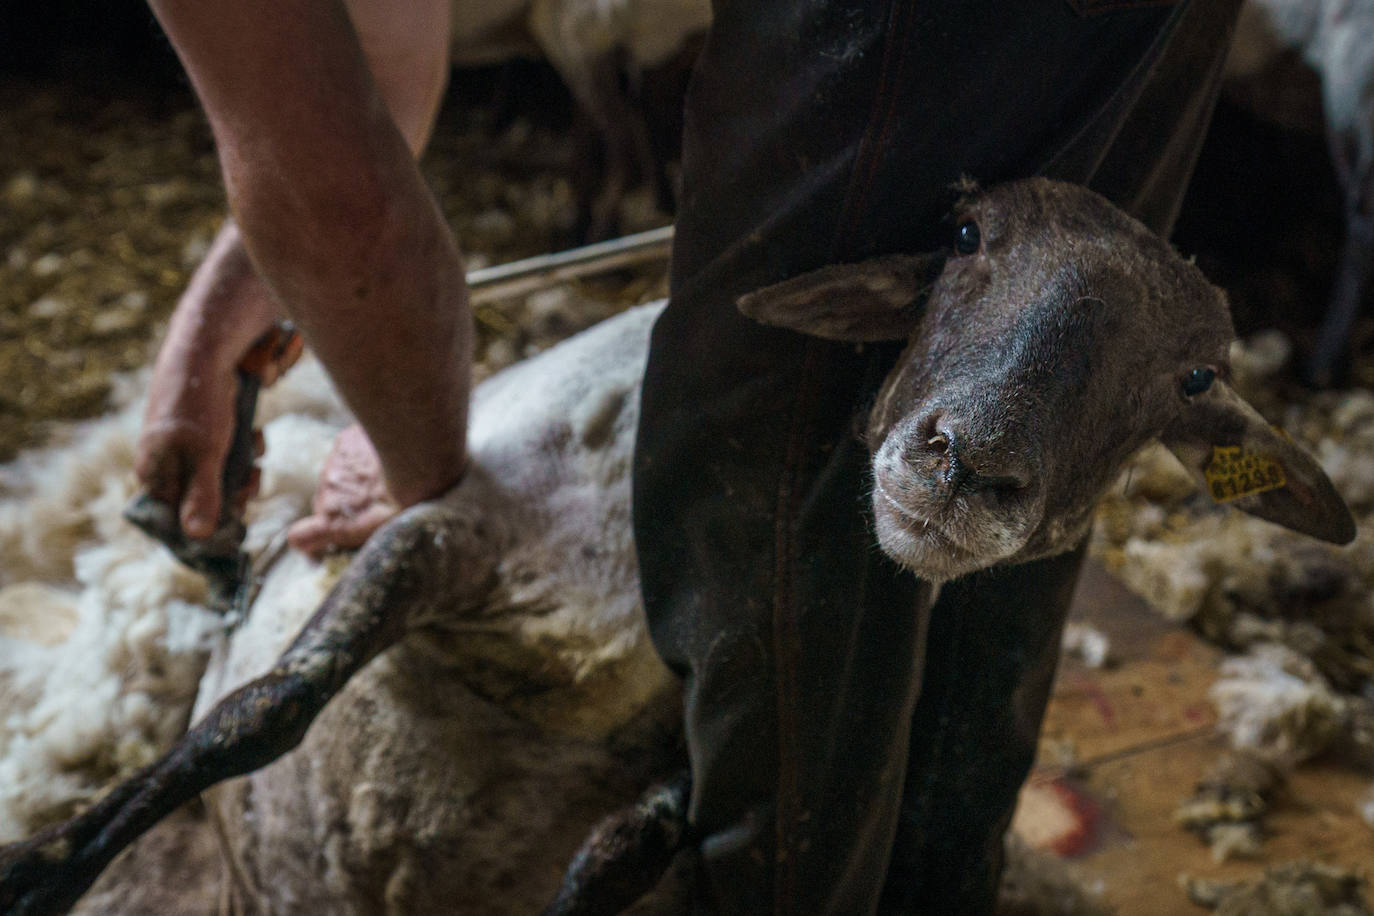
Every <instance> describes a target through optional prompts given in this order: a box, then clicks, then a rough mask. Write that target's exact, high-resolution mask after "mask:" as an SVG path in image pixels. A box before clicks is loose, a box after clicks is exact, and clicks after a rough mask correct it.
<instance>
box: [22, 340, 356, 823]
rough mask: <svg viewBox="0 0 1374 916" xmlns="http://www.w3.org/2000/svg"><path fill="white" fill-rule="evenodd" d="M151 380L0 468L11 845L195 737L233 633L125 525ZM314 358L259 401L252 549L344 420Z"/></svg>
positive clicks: (301, 500) (199, 593) (190, 579)
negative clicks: (202, 686) (196, 705)
mask: <svg viewBox="0 0 1374 916" xmlns="http://www.w3.org/2000/svg"><path fill="white" fill-rule="evenodd" d="M145 383H146V377H144V376H138V377H136V378H135V379H134V380H133V381H125V382H123V383H122V384H120V385H118V386H116V388H117V392H118V394H117V399H118V400H117V407H118V409H117V410H116V411H115V412H114V413H111V414H109V415H107V416H105V417H102V418H100V419H97V420H94V421H90V422H85V423H80V424H71V425H70V426H68V427H65V428H63V429H60V430H58V431H57V433H56V434H55V436H54V442H53V444H51V445H49V446H48V447H46V448H43V449H40V450H36V451H33V452H29V453H26V454H25V455H23V456H21V457H20V458H19V459H18V460H16V461H15V462H14V463H12V464H11V465H8V466H6V467H4V468H0V485H3V487H4V495H3V498H0V842H7V841H12V840H16V839H20V838H22V837H24V836H26V835H28V834H30V833H32V832H33V831H34V830H36V829H38V828H39V827H41V826H42V825H43V824H45V823H47V822H49V821H51V820H54V819H56V818H60V817H64V816H67V815H68V814H70V813H72V810H73V809H74V807H76V806H78V805H81V804H84V803H86V802H89V801H91V800H92V799H94V798H95V797H97V796H98V795H99V794H101V793H102V792H103V791H104V789H105V788H106V787H107V786H108V785H109V784H110V783H112V782H114V781H115V780H117V779H119V778H122V777H123V776H125V775H127V774H128V773H129V772H130V771H131V770H132V769H135V768H137V767H139V766H142V765H143V764H145V763H148V762H150V761H151V760H152V759H154V758H155V757H156V756H157V754H158V753H160V752H161V750H162V749H163V748H165V747H166V746H167V745H168V744H170V743H171V741H173V740H174V739H175V738H176V737H177V735H178V734H180V732H181V731H182V730H183V729H184V727H185V724H186V719H187V716H188V714H189V711H190V707H191V704H192V702H193V701H194V699H195V695H196V690H197V687H198V684H199V681H200V677H201V673H202V671H203V670H204V666H205V660H206V657H207V652H208V650H209V649H210V648H211V646H212V644H213V643H214V642H215V640H216V637H217V636H218V635H219V634H220V633H221V632H222V631H223V626H224V622H223V621H222V620H221V618H220V617H219V615H218V614H216V613H214V612H212V611H210V610H209V609H207V608H206V607H205V599H206V588H205V585H204V582H203V581H202V580H201V579H200V577H199V576H197V575H195V574H194V573H191V572H190V571H188V570H186V569H185V568H183V567H182V566H181V565H180V564H179V563H178V562H177V561H176V560H175V559H173V558H172V556H171V554H170V553H168V551H166V550H165V549H163V548H162V547H161V546H159V545H156V544H154V543H153V542H152V541H151V540H150V539H149V538H147V537H146V536H145V535H144V534H142V533H141V532H139V531H137V530H135V529H134V528H133V527H132V526H130V525H128V524H127V523H126V522H124V521H123V520H122V518H121V512H122V510H123V507H124V506H125V505H126V504H127V502H128V501H129V499H130V498H131V497H132V496H133V495H134V493H135V490H136V482H135V480H134V476H133V472H132V468H133V455H134V443H135V440H136V437H137V434H138V429H139V425H140V421H141V415H142V410H143V404H142V401H141V399H138V398H135V397H132V396H131V395H132V394H133V393H135V392H137V391H140V390H141V389H142V387H143V385H144V384H145ZM344 416H345V415H344V413H343V411H342V409H341V407H340V406H339V402H338V399H337V398H336V397H335V396H334V394H333V392H332V390H331V389H330V387H329V384H328V381H327V379H326V378H325V376H324V374H323V372H322V371H321V370H320V368H319V366H318V364H317V363H315V362H314V361H313V360H305V361H303V362H302V364H301V365H300V366H299V367H297V369H295V370H293V371H292V372H291V373H288V375H287V376H286V377H285V379H284V380H283V381H282V382H281V383H280V384H278V385H277V386H276V387H274V388H273V389H271V390H269V391H267V392H264V394H263V397H262V399H261V402H260V405H259V412H258V417H259V419H260V420H262V421H265V422H266V428H265V430H264V436H265V438H266V440H267V449H268V450H267V454H266V455H265V456H264V458H263V459H262V462H261V464H262V471H263V473H262V493H261V496H260V498H259V499H257V500H255V501H254V502H253V504H252V507H251V509H250V512H249V516H248V521H249V534H248V538H247V541H246V542H245V544H246V546H247V547H249V548H250V550H254V551H256V550H260V549H261V548H262V547H263V546H265V545H266V544H267V543H268V542H269V541H271V540H272V539H273V538H274V537H278V536H279V535H280V532H281V531H282V530H283V529H284V527H285V525H286V524H288V523H289V522H290V521H291V520H293V519H295V518H298V517H299V516H300V515H301V514H302V513H303V512H304V511H305V510H306V509H307V507H308V505H309V500H310V497H311V494H312V493H313V490H314V484H315V476H316V471H317V469H318V467H319V464H320V462H321V461H322V460H323V457H324V453H325V450H326V449H327V447H328V444H329V442H330V440H331V438H332V435H331V433H332V431H333V430H335V429H337V428H338V426H339V425H341V423H342V422H343V420H344Z"/></svg>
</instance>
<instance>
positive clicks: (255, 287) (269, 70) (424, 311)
mask: <svg viewBox="0 0 1374 916" xmlns="http://www.w3.org/2000/svg"><path fill="white" fill-rule="evenodd" d="M151 5H152V6H153V8H154V11H155V12H156V14H157V16H158V18H159V19H160V20H161V21H162V24H163V27H164V28H165V29H166V31H167V33H168V35H169V37H170V38H171V39H172V42H173V44H174V45H175V46H176V49H177V52H178V54H179V55H180V56H181V58H182V61H183V64H184V65H185V67H186V70H187V72H188V73H189V74H190V76H191V80H192V83H193V85H194V86H195V88H196V91H197V93H198V94H199V96H200V99H201V102H202V104H203V105H204V107H205V110H206V113H207V115H208V117H209V119H210V123H211V126H212V128H213V129H214V132H215V137H216V140H217V142H218V145H219V150H220V158H221V164H222V166H223V169H224V175H225V184H226V187H227V189H228V192H229V202H230V208H231V210H232V211H233V213H234V215H235V218H236V223H237V226H235V225H233V224H230V225H228V226H227V227H226V229H225V231H224V232H223V233H222V234H221V237H220V238H219V239H217V241H216V245H215V247H214V249H212V253H211V256H210V257H208V258H207V261H206V263H205V265H203V266H202V268H201V270H200V271H198V273H197V277H196V278H195V280H194V281H193V283H192V286H191V288H189V289H188V292H187V294H186V296H185V297H184V298H183V301H182V303H181V304H180V305H179V306H178V313H177V315H176V316H175V317H174V319H173V323H172V327H171V329H170V332H169V338H168V343H167V344H166V345H165V346H164V350H163V353H162V354H161V355H160V356H159V360H158V367H157V370H156V371H155V376H154V384H153V392H152V395H151V396H150V407H149V415H148V420H149V422H148V424H147V427H146V430H145V434H144V439H143V441H142V442H141V443H140V453H141V454H140V462H139V464H140V474H141V475H142V476H143V477H144V479H145V482H148V483H149V486H150V488H151V489H153V491H154V493H155V495H159V496H162V498H167V499H171V500H172V501H174V502H175V501H179V500H180V499H181V498H182V497H183V496H184V497H185V502H184V504H183V513H182V515H183V524H184V525H185V527H186V528H187V529H188V531H189V533H191V534H193V535H194V534H198V533H206V532H208V530H209V529H210V528H211V527H213V524H214V518H215V516H216V515H217V510H218V478H219V472H220V468H221V466H222V463H223V456H224V454H225V452H226V451H227V447H228V438H229V432H230V430H229V426H230V425H231V424H230V423H228V422H227V417H228V409H229V408H228V403H229V401H230V399H231V398H232V393H233V384H234V383H233V371H232V369H233V364H234V363H235V362H236V361H237V359H238V357H239V356H240V355H241V354H242V352H243V350H245V349H246V346H247V344H248V343H250V342H251V341H252V340H253V339H255V338H256V336H257V335H258V334H259V333H261V331H262V330H263V329H265V327H266V326H267V325H269V324H270V323H271V321H272V320H273V318H274V317H275V316H274V313H275V303H274V301H273V299H274V298H275V299H279V300H280V301H281V302H283V303H285V304H286V308H287V311H288V312H289V313H290V315H291V317H292V318H294V319H295V321H296V323H297V325H298V327H299V328H300V329H301V330H302V332H303V333H304V334H305V336H306V338H307V340H308V341H309V342H310V344H311V345H312V346H313V347H314V348H315V350H316V352H317V353H318V354H319V356H320V358H321V359H322V360H323V362H324V364H325V366H326V367H327V368H328V369H329V371H330V374H331V376H332V377H333V379H334V381H335V384H336V385H337V386H338V388H339V390H340V391H341V393H342V394H343V395H344V398H345V400H346V401H347V402H348V403H349V406H350V407H351V408H352V409H353V411H354V413H355V414H356V415H357V416H358V418H359V419H360V420H361V422H362V423H363V426H364V427H365V428H366V429H367V431H368V434H369V436H370V437H371V439H372V440H373V442H374V443H375V444H376V447H377V452H378V453H379V455H380V459H381V463H382V466H383V469H384V471H385V474H386V481H387V483H388V485H389V488H390V490H391V493H392V494H393V495H394V497H395V499H396V500H397V501H398V502H399V503H401V504H402V505H408V504H410V503H413V502H416V501H419V500H420V499H424V498H426V497H429V496H433V495H435V494H437V493H439V492H442V491H443V490H444V489H446V488H447V487H449V486H450V485H452V484H453V483H454V482H455V481H456V480H457V479H458V477H459V476H460V475H461V472H462V467H463V461H464V429H465V425H466V404H467V384H468V378H469V361H470V350H471V324H470V316H469V314H468V310H467V305H466V291H465V287H464V285H463V273H462V265H461V262H460V260H459V256H458V252H457V250H456V248H455V247H454V245H453V241H452V238H451V236H450V235H449V231H448V229H447V227H446V226H445V225H444V223H443V220H442V217H441V216H440V214H439V211H438V208H437V206H436V205H435V203H434V201H433V199H432V198H431V196H430V195H429V193H428V191H427V189H426V188H425V187H424V184H423V182H422V180H421V178H420V175H419V172H418V169H417V168H416V165H415V161H414V156H413V152H418V150H419V149H420V148H421V147H422V146H423V144H424V142H425V140H426V139H427V137H428V133H429V129H430V126H431V124H432V122H433V118H434V112H435V109H436V107H437V104H438V100H439V97H440V94H441V92H442V87H443V82H444V77H445V75H446V73H447V67H448V62H447V33H448V29H447V16H448V6H447V2H446V0H425V2H400V0H366V2H364V0H358V2H355V3H353V4H351V6H350V7H349V8H348V9H346V8H345V6H344V4H342V3H340V2H337V0H335V2H315V3H302V4H291V5H281V4H277V3H274V2H264V0H249V2H240V3H235V4H215V5H206V4H201V3H196V2H185V0H151ZM350 13H351V15H352V19H351V20H350ZM355 23H356V28H357V31H356V32H355ZM360 37H361V41H360ZM369 65H370V66H369ZM236 234H238V235H241V239H242V247H240V246H239V245H238V244H237V239H235V237H234V236H235V235H236ZM245 248H246V250H247V253H248V255H250V256H251V264H250V263H249V261H248V258H247V257H245V255H244V254H243V249H245ZM254 268H256V269H254ZM221 405H223V406H221ZM188 482H189V483H188ZM183 486H187V487H188V488H187V489H186V490H185V491H184V492H182V491H181V487H183ZM159 490H161V492H159Z"/></svg>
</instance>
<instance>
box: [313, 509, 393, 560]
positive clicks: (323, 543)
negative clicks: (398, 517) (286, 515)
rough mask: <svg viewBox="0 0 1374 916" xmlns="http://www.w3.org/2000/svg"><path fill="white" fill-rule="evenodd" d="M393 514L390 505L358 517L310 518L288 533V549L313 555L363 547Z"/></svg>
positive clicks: (330, 516) (369, 510)
mask: <svg viewBox="0 0 1374 916" xmlns="http://www.w3.org/2000/svg"><path fill="white" fill-rule="evenodd" d="M395 514H396V507H395V506H391V505H372V506H369V507H368V508H366V509H364V510H363V511H362V512H360V513H359V514H357V515H351V516H343V515H312V516H310V517H309V518H303V519H301V520H300V521H298V522H296V523H295V524H294V525H292V526H291V528H290V529H289V530H288V531H287V533H286V537H287V540H288V541H290V542H291V546H292V547H294V548H296V549H297V550H299V551H301V552H302V553H308V554H311V555H312V556H313V555H316V554H320V553H323V552H325V551H326V550H351V549H352V548H354V547H361V546H362V545H363V543H364V542H365V541H366V540H367V539H368V538H369V537H371V535H372V532H374V531H376V530H377V529H378V528H380V527H382V525H384V524H386V522H387V521H388V520H389V519H390V518H391V517H392V516H393V515H395Z"/></svg>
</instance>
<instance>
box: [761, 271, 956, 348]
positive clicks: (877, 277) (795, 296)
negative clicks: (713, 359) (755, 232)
mask: <svg viewBox="0 0 1374 916" xmlns="http://www.w3.org/2000/svg"><path fill="white" fill-rule="evenodd" d="M944 264H945V255H944V253H943V252H934V253H927V254H918V255H887V256H885V257H881V258H873V259H871V260H868V261H864V262H862V263H860V264H837V265H834V266H832V267H822V268H821V269H820V270H813V271H811V272H810V273H807V274H802V275H801V276H799V277H793V278H792V279H790V280H784V281H783V282H781V283H776V284H774V285H773V286H765V287H764V288H763V289H760V290H755V291H754V292H752V293H749V294H747V295H745V296H742V297H740V299H739V302H738V305H739V310H740V311H741V312H743V313H744V314H745V315H747V316H748V317H750V318H752V319H754V320H755V321H757V322H759V323H761V324H768V325H773V326H775V327H780V328H788V329H790V330H793V331H800V332H801V333H803V334H810V335H812V336H813V337H824V338H826V339H828V340H845V341H856V342H857V341H876V340H905V339H906V338H907V337H909V336H910V335H911V332H912V331H913V330H915V328H916V322H917V321H918V320H919V319H920V316H921V312H922V310H923V308H924V306H925V300H926V294H927V293H928V292H929V290H930V286H931V284H932V283H934V282H935V279H936V278H937V277H938V276H939V275H940V271H941V269H942V268H943V267H944Z"/></svg>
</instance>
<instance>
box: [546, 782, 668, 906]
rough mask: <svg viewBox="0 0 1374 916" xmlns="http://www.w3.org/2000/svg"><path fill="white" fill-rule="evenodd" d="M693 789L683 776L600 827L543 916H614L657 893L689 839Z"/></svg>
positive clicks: (641, 799) (564, 879) (651, 789)
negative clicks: (657, 887)
mask: <svg viewBox="0 0 1374 916" xmlns="http://www.w3.org/2000/svg"><path fill="white" fill-rule="evenodd" d="M691 790H692V780H691V776H690V775H689V774H688V773H686V772H683V773H680V774H678V775H677V776H676V777H674V778H673V779H671V780H669V781H668V782H666V783H664V784H662V785H657V786H654V787H652V788H650V789H649V790H648V791H647V792H645V793H644V794H643V795H642V796H640V799H639V801H638V802H637V803H636V804H635V805H634V807H632V808H625V809H623V810H621V811H617V812H616V813H614V814H612V815H611V816H609V817H607V818H606V819H605V820H603V821H602V822H601V823H600V824H598V825H597V827H596V829H595V830H593V831H592V833H591V835H590V836H589V837H588V838H587V839H586V841H585V842H584V843H583V844H582V848H581V849H579V850H578V852H577V855H576V856H575V857H574V858H573V861H572V864H571V865H569V866H568V871H567V873H566V874H565V875H564V876H563V884H562V886H561V887H559V889H558V896H557V897H556V898H554V901H553V903H551V904H549V906H548V908H547V909H545V910H544V916H614V914H616V913H620V912H622V911H623V910H625V908H626V907H628V906H630V905H631V904H632V903H634V902H635V901H636V900H638V899H639V898H640V897H642V896H644V895H645V894H646V893H648V892H649V891H650V890H652V889H653V887H654V886H655V885H656V884H657V883H658V881H659V879H660V878H661V877H662V876H663V873H664V871H665V870H667V868H668V864H669V863H670V862H671V861H672V858H673V856H674V854H676V853H677V851H678V850H679V849H680V848H682V845H683V844H684V843H685V842H686V840H687V835H688V825H687V801H688V798H689V797H690V795H691Z"/></svg>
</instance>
